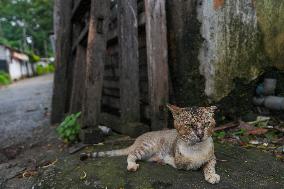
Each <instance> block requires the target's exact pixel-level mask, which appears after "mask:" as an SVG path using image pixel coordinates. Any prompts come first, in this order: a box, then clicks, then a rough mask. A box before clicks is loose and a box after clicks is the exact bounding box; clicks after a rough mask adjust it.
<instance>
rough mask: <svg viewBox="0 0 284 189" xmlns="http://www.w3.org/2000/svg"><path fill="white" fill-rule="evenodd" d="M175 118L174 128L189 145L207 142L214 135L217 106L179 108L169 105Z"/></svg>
mask: <svg viewBox="0 0 284 189" xmlns="http://www.w3.org/2000/svg"><path fill="white" fill-rule="evenodd" d="M168 108H169V109H170V110H171V112H172V114H173V117H174V127H175V128H176V130H177V132H178V133H179V135H180V137H181V139H182V140H184V141H185V142H187V143H188V144H189V145H194V144H196V143H198V142H202V141H204V140H206V139H207V138H208V137H211V136H212V134H213V129H214V127H215V124H216V123H215V119H214V112H215V110H216V109H217V107H216V106H210V107H188V108H179V107H177V106H174V105H168Z"/></svg>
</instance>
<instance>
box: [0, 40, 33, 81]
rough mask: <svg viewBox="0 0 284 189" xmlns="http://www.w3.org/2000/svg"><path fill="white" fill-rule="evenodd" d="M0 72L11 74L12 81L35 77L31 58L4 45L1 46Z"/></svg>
mask: <svg viewBox="0 0 284 189" xmlns="http://www.w3.org/2000/svg"><path fill="white" fill-rule="evenodd" d="M0 70H2V71H5V72H7V73H9V74H10V77H11V79H12V80H18V79H21V78H24V77H29V76H33V75H34V73H33V68H32V64H31V63H30V62H29V57H28V56H27V55H26V54H24V53H22V52H20V51H18V50H15V49H12V48H10V47H7V46H4V45H0Z"/></svg>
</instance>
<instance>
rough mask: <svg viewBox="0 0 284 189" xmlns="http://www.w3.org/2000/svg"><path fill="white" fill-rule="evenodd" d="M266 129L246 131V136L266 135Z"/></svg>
mask: <svg viewBox="0 0 284 189" xmlns="http://www.w3.org/2000/svg"><path fill="white" fill-rule="evenodd" d="M267 131H268V130H267V129H264V128H257V129H254V130H250V131H247V132H246V134H247V135H263V134H265V133H267Z"/></svg>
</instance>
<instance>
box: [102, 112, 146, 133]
mask: <svg viewBox="0 0 284 189" xmlns="http://www.w3.org/2000/svg"><path fill="white" fill-rule="evenodd" d="M100 123H101V124H102V125H105V126H107V127H110V128H111V129H112V130H114V131H116V132H119V133H123V134H127V135H129V136H130V137H137V136H140V135H141V134H143V133H145V132H148V131H149V130H150V129H149V126H148V125H145V124H143V123H140V122H139V123H127V124H125V123H124V122H122V121H121V119H120V117H119V116H115V115H112V114H108V113H102V114H101V120H100Z"/></svg>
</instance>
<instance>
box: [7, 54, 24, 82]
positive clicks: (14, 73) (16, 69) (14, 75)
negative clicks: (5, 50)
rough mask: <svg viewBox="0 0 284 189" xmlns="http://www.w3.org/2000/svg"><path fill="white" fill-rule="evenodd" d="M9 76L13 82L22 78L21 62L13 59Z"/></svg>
mask: <svg viewBox="0 0 284 189" xmlns="http://www.w3.org/2000/svg"><path fill="white" fill-rule="evenodd" d="M9 74H10V77H11V79H12V80H18V79H21V77H22V66H21V64H20V61H18V60H16V59H12V61H11V62H10V63H9Z"/></svg>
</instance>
